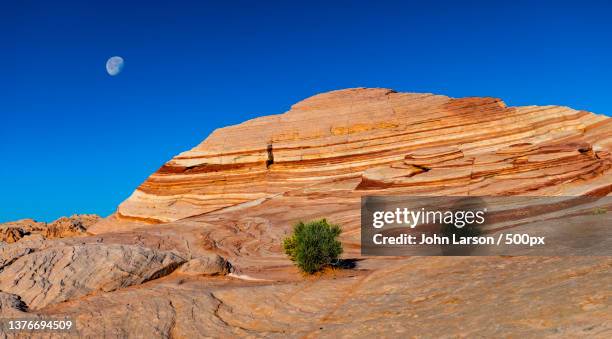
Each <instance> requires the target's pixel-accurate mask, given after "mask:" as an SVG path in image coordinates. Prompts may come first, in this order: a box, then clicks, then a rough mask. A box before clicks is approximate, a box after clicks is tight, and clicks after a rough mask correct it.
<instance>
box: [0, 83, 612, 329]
mask: <svg viewBox="0 0 612 339" xmlns="http://www.w3.org/2000/svg"><path fill="white" fill-rule="evenodd" d="M611 151H612V119H610V118H608V117H605V116H602V115H595V114H592V113H589V112H585V111H577V110H573V109H570V108H567V107H558V106H545V107H536V106H529V107H507V106H506V105H505V104H504V103H503V102H502V101H501V100H499V99H494V98H463V99H452V98H448V97H445V96H440V95H432V94H412V93H396V92H394V91H392V90H387V89H349V90H342V91H334V92H330V93H325V94H320V95H316V96H314V97H312V98H309V99H306V100H304V101H302V102H300V103H298V104H296V105H294V106H293V107H292V108H291V110H290V111H288V112H286V113H284V114H281V115H274V116H268V117H262V118H258V119H254V120H251V121H247V122H245V123H243V124H240V125H236V126H230V127H226V128H222V129H219V130H216V131H215V132H214V133H212V135H211V136H209V137H208V138H207V139H206V140H205V141H204V142H202V143H201V144H200V145H198V146H196V147H195V148H194V149H192V150H190V151H187V152H184V153H181V154H179V155H178V156H176V157H175V158H173V159H172V160H170V161H169V162H167V163H166V164H164V165H163V166H162V167H161V168H160V169H159V170H158V171H157V172H156V173H154V174H153V175H151V177H149V178H148V179H147V180H146V181H145V182H144V183H143V184H142V185H141V186H140V187H138V189H137V190H136V191H135V192H134V193H133V194H132V195H131V196H130V198H129V199H127V200H126V201H125V202H123V203H122V204H121V205H120V206H119V207H118V210H117V212H116V213H115V214H114V215H112V216H111V217H109V218H106V219H104V220H102V221H100V222H98V223H96V224H95V225H93V226H91V227H88V229H87V233H86V234H83V235H81V236H78V237H63V238H53V239H45V237H43V236H42V235H40V234H30V235H25V236H23V237H22V238H21V239H20V240H19V241H17V242H15V243H10V244H4V245H3V246H0V312H1V314H0V316H4V317H17V316H16V315H15V314H17V315H19V317H23V314H25V315H26V316H28V317H51V318H53V317H55V318H61V317H71V318H74V319H75V320H76V321H77V330H76V331H75V332H74V333H72V335H73V336H75V337H76V336H80V337H134V338H194V337H235V336H244V337H283V338H284V337H330V338H332V337H333V338H336V337H414V336H417V337H418V336H421V337H508V336H517V337H518V336H520V337H534V338H541V337H595V338H598V337H599V338H608V337H610V333H611V332H612V320H611V319H610V309H611V308H610V296H611V291H610V286H612V274H611V271H610V269H611V267H612V259H610V257H586V256H585V257H563V258H559V257H362V256H361V255H360V227H359V225H360V199H361V197H362V196H363V195H459V196H461V195H533V196H562V195H566V196H583V195H588V196H593V197H602V196H610V195H611V191H612V171H611V166H612V165H611V161H612V159H611V156H610V153H611ZM605 207H606V208H607V210H608V211H612V206H605ZM540 212H541V213H540V214H539V215H538V218H539V221H540V222H541V224H542V225H543V226H545V227H547V226H550V225H554V224H556V223H558V219H559V217H566V216H573V215H576V214H584V213H590V209H587V208H586V207H584V206H569V207H567V208H566V209H563V210H555V211H553V212H550V213H549V212H548V211H546V210H544V211H540ZM528 214H529V213H527V214H526V215H527V216H529V215H528ZM320 217H326V218H327V219H328V220H330V221H331V222H333V223H338V224H340V225H342V228H343V233H342V235H341V241H342V243H343V246H344V250H345V252H344V256H345V258H346V259H351V260H353V261H354V262H355V263H356V267H355V268H352V269H346V270H336V271H331V272H327V273H324V274H322V275H319V276H315V277H304V276H302V275H301V274H300V273H299V272H298V271H297V269H296V268H295V267H294V266H293V265H292V263H291V262H290V261H289V260H288V259H287V257H286V256H285V255H284V254H283V252H282V250H281V246H280V245H281V242H282V239H283V238H284V237H286V236H287V234H288V233H289V231H290V229H291V225H292V224H293V223H294V222H296V221H298V220H310V219H314V218H320ZM605 217H609V215H605ZM522 221H523V220H518V219H517V220H507V221H506V223H507V225H506V226H505V227H508V228H512V227H520V224H521V223H522ZM229 263H231V264H229ZM230 271H231V272H232V273H231V274H229V275H226V274H227V273H229V272H230ZM126 272H127V273H126Z"/></svg>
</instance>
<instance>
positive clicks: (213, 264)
mask: <svg viewBox="0 0 612 339" xmlns="http://www.w3.org/2000/svg"><path fill="white" fill-rule="evenodd" d="M231 268H232V265H231V264H230V262H229V261H227V260H225V259H224V258H223V257H221V256H219V255H217V254H215V253H209V254H207V255H205V256H202V257H198V258H195V259H192V260H189V261H188V262H187V263H186V264H184V265H183V266H181V267H180V268H179V269H178V270H177V272H179V273H182V274H187V275H226V274H228V273H229V272H230V270H231Z"/></svg>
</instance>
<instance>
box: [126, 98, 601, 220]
mask: <svg viewBox="0 0 612 339" xmlns="http://www.w3.org/2000/svg"><path fill="white" fill-rule="evenodd" d="M611 126H612V122H611V121H610V119H609V118H606V117H605V116H601V115H595V114H592V113H588V112H585V111H577V110H573V109H570V108H567V107H559V106H543V107H539V106H527V107H507V106H506V105H505V104H504V102H503V101H501V100H499V99H495V98H462V99H452V98H449V97H446V96H441V95H432V94H413V93H397V92H394V91H392V90H388V89H349V90H341V91H334V92H329V93H325V94H320V95H316V96H314V97H311V98H308V99H306V100H304V101H302V102H300V103H298V104H296V105H294V106H293V107H292V108H291V110H289V111H288V112H286V113H284V114H280V115H273V116H266V117H261V118H257V119H253V120H250V121H247V122H245V123H242V124H240V125H236V126H230V127H225V128H221V129H218V130H216V131H214V132H213V133H212V134H211V135H210V136H209V137H208V138H207V139H206V140H205V141H204V142H202V143H201V144H200V145H198V146H196V147H195V148H193V149H191V150H189V151H187V152H184V153H181V154H179V155H178V156H176V157H174V158H173V159H172V160H170V161H169V162H167V163H166V164H164V165H163V166H162V167H161V168H160V169H159V170H158V171H157V172H156V173H154V174H153V175H151V176H150V177H149V178H148V179H147V180H146V181H145V182H144V183H143V184H142V185H140V187H138V189H137V190H136V191H135V192H134V193H133V194H132V196H131V197H130V198H129V199H127V200H126V201H125V202H123V203H122V204H121V205H120V206H119V208H118V210H117V213H116V216H117V217H118V218H119V219H124V220H136V221H144V222H150V223H159V222H169V221H175V220H178V219H182V218H186V217H189V216H193V215H198V214H203V213H208V212H211V211H215V210H219V209H222V208H226V207H229V206H235V205H237V204H240V203H246V202H253V201H258V200H259V199H267V198H270V197H273V196H275V195H278V194H283V193H285V192H289V191H291V190H294V189H298V188H304V187H307V186H310V185H316V184H321V183H325V182H331V181H338V180H346V179H349V178H360V179H361V180H360V182H359V183H358V184H357V185H355V187H353V188H354V189H372V188H389V187H398V186H402V187H406V189H405V192H406V193H414V194H417V193H418V194H440V195H441V194H448V193H452V194H463V195H492V194H493V195H495V194H525V193H533V192H536V194H543V195H546V194H554V195H563V194H566V195H576V194H584V193H586V192H588V191H597V190H598V189H602V190H604V192H605V191H606V190H608V191H609V189H610V182H609V181H608V182H601V181H598V180H597V179H598V178H601V177H602V174H603V173H604V172H606V171H607V170H608V169H609V167H610V148H611V146H612V135H610V129H611V128H612V127H611ZM607 179H609V176H608V177H607Z"/></svg>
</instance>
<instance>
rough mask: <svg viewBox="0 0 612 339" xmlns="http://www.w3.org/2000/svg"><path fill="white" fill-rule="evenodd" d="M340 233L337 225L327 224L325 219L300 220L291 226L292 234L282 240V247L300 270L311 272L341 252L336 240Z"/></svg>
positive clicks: (327, 263) (330, 261) (334, 258)
mask: <svg viewBox="0 0 612 339" xmlns="http://www.w3.org/2000/svg"><path fill="white" fill-rule="evenodd" d="M340 233H342V230H341V229H340V227H339V226H338V225H332V224H329V223H328V222H327V220H325V219H321V220H314V221H311V222H308V223H303V222H301V221H300V222H298V223H297V224H295V225H294V226H293V234H292V235H291V236H290V237H288V238H286V239H285V240H284V241H283V248H284V249H285V253H286V254H287V255H288V256H289V258H290V259H291V260H292V261H294V262H295V264H296V265H297V266H298V267H299V268H300V269H301V270H302V271H304V272H306V273H309V274H312V273H315V272H317V271H320V270H321V269H323V267H325V266H327V265H330V264H331V263H333V262H334V261H336V260H337V259H338V257H339V256H340V254H342V244H341V243H340V242H339V241H338V240H336V238H337V237H338V236H339V235H340Z"/></svg>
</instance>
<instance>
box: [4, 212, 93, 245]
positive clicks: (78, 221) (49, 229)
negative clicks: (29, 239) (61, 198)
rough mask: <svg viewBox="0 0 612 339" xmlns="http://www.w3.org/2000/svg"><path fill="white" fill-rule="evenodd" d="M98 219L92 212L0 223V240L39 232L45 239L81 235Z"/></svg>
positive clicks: (9, 241) (15, 239)
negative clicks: (40, 220) (57, 217)
mask: <svg viewBox="0 0 612 339" xmlns="http://www.w3.org/2000/svg"><path fill="white" fill-rule="evenodd" d="M98 221H100V217H99V216H97V215H93V214H81V215H73V216H71V217H61V218H59V219H57V220H55V221H53V222H50V223H45V222H38V221H36V220H33V219H23V220H18V221H12V222H7V223H4V224H0V241H3V242H7V243H13V242H16V241H19V240H20V239H21V238H23V237H24V236H26V235H31V234H40V235H42V236H43V237H44V238H46V239H53V238H64V237H72V236H77V235H83V234H85V233H86V231H87V228H88V227H90V226H91V225H93V224H95V223H97V222H98Z"/></svg>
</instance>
